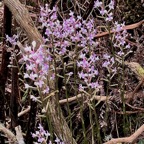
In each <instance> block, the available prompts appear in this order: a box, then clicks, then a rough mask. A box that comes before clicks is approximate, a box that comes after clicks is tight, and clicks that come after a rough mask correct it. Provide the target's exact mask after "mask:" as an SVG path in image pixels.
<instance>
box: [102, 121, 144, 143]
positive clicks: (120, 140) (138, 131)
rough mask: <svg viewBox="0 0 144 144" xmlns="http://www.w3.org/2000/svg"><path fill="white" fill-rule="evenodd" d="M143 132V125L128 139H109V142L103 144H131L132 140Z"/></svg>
mask: <svg viewBox="0 0 144 144" xmlns="http://www.w3.org/2000/svg"><path fill="white" fill-rule="evenodd" d="M143 131H144V124H143V125H142V126H141V127H140V128H139V129H138V130H137V131H136V132H135V133H134V134H132V135H131V136H129V137H124V138H116V139H111V140H110V141H108V142H106V143H104V144H116V143H122V142H124V143H132V142H133V141H134V140H136V139H137V138H138V136H140V135H141V134H142V132H143Z"/></svg>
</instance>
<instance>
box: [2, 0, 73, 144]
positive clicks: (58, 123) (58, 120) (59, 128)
mask: <svg viewBox="0 0 144 144" xmlns="http://www.w3.org/2000/svg"><path fill="white" fill-rule="evenodd" d="M4 4H5V5H6V6H7V7H8V8H9V9H10V11H11V12H12V14H13V16H14V18H15V19H16V21H17V23H18V24H19V25H20V27H21V28H22V29H24V30H25V32H26V34H27V36H28V38H29V39H30V40H31V41H33V40H34V41H36V43H37V47H39V46H40V45H41V44H43V39H42V36H41V35H40V33H39V32H38V30H37V28H36V27H35V25H34V23H33V21H32V19H31V17H30V15H29V13H28V10H27V9H26V8H25V7H24V5H22V4H21V3H20V2H19V0H4ZM51 73H52V71H51V72H49V75H51ZM50 88H51V90H55V82H51V83H50ZM47 103H49V104H48V109H47V110H48V111H47V114H48V115H47V117H49V118H50V121H51V123H52V126H53V129H54V131H55V133H56V134H57V136H58V137H59V138H61V139H62V140H63V141H64V142H65V143H66V144H76V141H75V140H74V139H73V138H72V134H71V131H70V129H69V127H68V125H67V123H66V121H65V118H64V116H63V114H62V112H61V110H60V109H59V108H58V104H57V101H56V96H52V97H51V99H48V101H47V102H46V103H45V104H46V105H47ZM46 105H45V106H44V107H46Z"/></svg>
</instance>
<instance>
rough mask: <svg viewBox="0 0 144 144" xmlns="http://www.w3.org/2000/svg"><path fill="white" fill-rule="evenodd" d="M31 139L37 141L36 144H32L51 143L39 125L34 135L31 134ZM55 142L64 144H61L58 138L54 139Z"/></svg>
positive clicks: (46, 133)
mask: <svg viewBox="0 0 144 144" xmlns="http://www.w3.org/2000/svg"><path fill="white" fill-rule="evenodd" d="M32 137H33V138H35V139H37V142H34V144H42V143H47V142H48V144H52V141H51V140H50V133H49V132H48V131H45V130H44V128H43V126H42V125H41V124H39V126H38V130H37V131H36V132H35V133H32ZM55 142H56V144H64V142H61V140H60V139H59V138H58V137H56V139H55Z"/></svg>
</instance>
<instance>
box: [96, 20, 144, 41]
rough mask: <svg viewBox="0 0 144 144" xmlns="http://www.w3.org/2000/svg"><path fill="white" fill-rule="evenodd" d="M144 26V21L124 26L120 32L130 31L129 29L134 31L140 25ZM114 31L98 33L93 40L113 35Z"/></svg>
mask: <svg viewBox="0 0 144 144" xmlns="http://www.w3.org/2000/svg"><path fill="white" fill-rule="evenodd" d="M142 24H144V20H142V21H140V22H138V23H135V24H131V25H126V26H124V27H123V28H122V29H121V31H123V30H130V29H135V28H137V27H139V26H140V25H142ZM115 32H116V31H110V32H102V33H99V34H97V35H96V36H95V38H100V37H103V36H107V35H109V34H113V33H115Z"/></svg>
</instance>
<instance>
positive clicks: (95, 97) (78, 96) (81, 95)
mask: <svg viewBox="0 0 144 144" xmlns="http://www.w3.org/2000/svg"><path fill="white" fill-rule="evenodd" d="M83 97H84V96H83V94H78V95H77V96H73V97H71V98H68V99H63V100H59V103H60V104H61V105H62V104H65V103H67V102H69V103H70V102H73V101H76V100H78V99H81V98H83ZM110 98H111V96H108V97H107V96H96V95H95V96H92V98H91V100H93V99H95V100H97V101H100V102H101V101H106V100H109V99H110Z"/></svg>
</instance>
